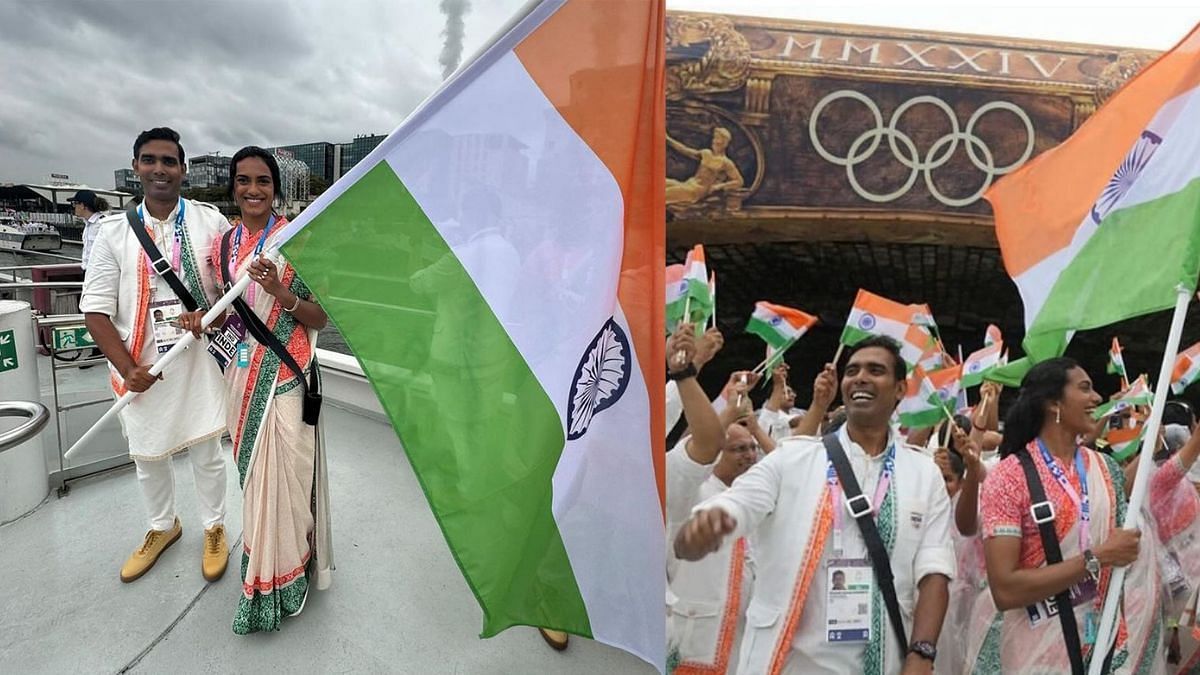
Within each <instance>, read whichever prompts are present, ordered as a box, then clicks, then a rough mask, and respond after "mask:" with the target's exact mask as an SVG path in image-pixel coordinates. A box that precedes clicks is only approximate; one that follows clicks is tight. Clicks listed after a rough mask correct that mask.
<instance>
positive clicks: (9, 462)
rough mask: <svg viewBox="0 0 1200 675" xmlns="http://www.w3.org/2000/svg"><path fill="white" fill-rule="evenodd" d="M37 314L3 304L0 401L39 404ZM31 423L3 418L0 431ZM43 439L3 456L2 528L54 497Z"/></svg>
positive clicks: (0, 456) (0, 458) (0, 302)
mask: <svg viewBox="0 0 1200 675" xmlns="http://www.w3.org/2000/svg"><path fill="white" fill-rule="evenodd" d="M34 336H35V331H34V324H33V314H32V313H31V312H30V308H29V303H27V302H22V301H19V300H0V400H4V401H33V402H39V401H41V398H42V397H41V392H40V386H39V384H38V371H37V349H36V342H35V339H34ZM26 421H28V420H27V419H25V418H20V417H0V432H4V431H11V430H12V429H15V428H16V427H18V426H20V425H21V424H23V423H25V422H26ZM42 440H43V435H42V434H37V435H34V436H33V437H32V438H30V439H29V440H27V441H25V442H23V443H20V444H19V445H15V446H13V447H11V448H9V449H8V450H5V451H3V452H0V523H6V522H8V521H10V520H12V519H14V518H17V517H18V516H20V515H22V514H24V513H26V512H28V511H30V510H31V509H33V508H34V507H35V506H37V505H38V504H39V503H40V502H41V501H42V500H43V499H45V497H46V494H47V493H49V492H50V479H49V474H48V473H47V471H46V456H45V454H44V449H43V445H42Z"/></svg>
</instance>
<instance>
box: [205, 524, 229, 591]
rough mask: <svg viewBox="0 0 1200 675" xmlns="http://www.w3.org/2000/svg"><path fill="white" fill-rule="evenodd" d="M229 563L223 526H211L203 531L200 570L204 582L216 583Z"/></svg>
mask: <svg viewBox="0 0 1200 675" xmlns="http://www.w3.org/2000/svg"><path fill="white" fill-rule="evenodd" d="M228 562H229V544H227V543H226V542H225V526H224V525H213V526H212V527H211V528H209V529H207V530H205V531H204V561H203V562H202V563H201V565H200V568H201V570H202V571H203V572H204V579H205V581H216V580H217V579H220V578H221V576H222V575H224V574H225V567H226V565H227V564H228Z"/></svg>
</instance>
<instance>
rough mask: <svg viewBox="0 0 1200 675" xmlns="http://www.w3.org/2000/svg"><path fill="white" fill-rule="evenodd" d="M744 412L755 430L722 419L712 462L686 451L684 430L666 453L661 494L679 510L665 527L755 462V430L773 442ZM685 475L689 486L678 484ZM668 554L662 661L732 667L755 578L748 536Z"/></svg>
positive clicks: (695, 668) (690, 670)
mask: <svg viewBox="0 0 1200 675" xmlns="http://www.w3.org/2000/svg"><path fill="white" fill-rule="evenodd" d="M730 410H732V408H731V409H730ZM745 420H746V422H747V424H751V425H755V431H754V432H751V431H750V430H748V429H747V428H746V427H744V426H742V425H741V424H736V423H735V424H730V425H728V427H727V429H726V441H725V444H724V446H723V447H722V448H721V453H720V455H719V456H718V458H717V461H716V462H715V463H714V464H711V465H701V464H699V463H697V462H696V461H695V460H694V459H692V458H691V456H690V454H689V453H688V449H687V446H686V444H687V442H688V441H689V440H690V439H688V438H684V439H683V440H681V441H680V443H679V445H677V446H676V447H675V449H673V450H672V451H671V452H669V453H667V476H668V481H670V484H671V485H672V486H674V487H676V489H675V490H673V491H670V492H668V495H667V499H668V502H669V504H668V513H670V514H675V515H676V518H677V519H676V520H675V521H674V522H668V530H674V529H677V528H678V526H679V525H680V524H682V522H683V521H684V520H686V516H684V517H679V515H678V514H679V513H680V512H682V513H683V514H687V513H690V511H691V509H692V508H693V507H694V506H695V505H696V504H698V503H700V502H702V501H704V500H705V499H708V498H710V497H713V496H716V495H718V494H720V493H722V492H724V491H725V489H726V488H728V487H729V486H730V485H731V484H732V483H733V481H734V480H735V479H737V477H738V476H740V475H742V474H743V473H745V472H746V470H747V469H749V468H750V467H751V466H753V465H754V462H755V461H756V459H757V457H758V451H759V445H758V441H757V438H758V437H761V438H762V440H764V441H766V442H767V443H769V444H770V447H767V448H765V449H766V450H767V451H770V450H772V449H773V448H774V443H773V442H772V441H771V438H770V437H769V436H767V435H766V434H765V432H763V431H762V430H760V429H757V425H756V422H755V419H754V417H753V415H747V416H746V417H745ZM697 482H698V483H699V484H698V485H697V484H696V483H697ZM688 483H690V484H691V485H690V488H691V490H690V492H687V491H684V490H683V489H680V488H681V487H682V486H684V485H686V484H688ZM667 560H668V562H667V584H668V594H667V598H668V601H667V659H668V662H669V663H672V664H673V665H675V667H676V668H675V673H676V674H677V675H688V674H698V673H715V672H719V673H726V674H727V675H732V674H733V673H734V672H735V670H734V665H735V660H736V658H737V647H738V644H739V643H740V641H741V636H742V630H743V628H744V625H745V614H746V605H747V604H748V603H749V601H750V586H751V582H752V580H753V578H754V573H753V565H752V562H751V560H752V557H751V554H750V546H749V542H747V541H746V540H745V539H744V538H743V539H727V540H726V541H725V542H724V543H723V544H722V545H721V548H720V549H719V550H718V551H717V552H716V553H713V554H712V555H710V556H708V557H706V558H704V559H703V560H698V561H695V562H687V561H680V560H678V559H677V558H675V556H674V555H673V552H669V555H668V559H667Z"/></svg>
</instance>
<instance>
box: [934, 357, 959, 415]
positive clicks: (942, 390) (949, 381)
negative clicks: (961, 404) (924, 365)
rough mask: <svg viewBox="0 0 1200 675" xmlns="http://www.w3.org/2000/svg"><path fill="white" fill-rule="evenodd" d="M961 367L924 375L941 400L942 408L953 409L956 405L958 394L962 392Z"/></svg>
mask: <svg viewBox="0 0 1200 675" xmlns="http://www.w3.org/2000/svg"><path fill="white" fill-rule="evenodd" d="M962 371H963V368H962V366H953V367H951V368H943V369H941V370H939V371H937V372H933V373H926V375H927V376H928V377H929V382H930V383H931V384H933V388H934V389H936V390H937V392H938V396H940V397H941V398H942V403H943V405H944V407H947V408H953V407H955V406H957V404H958V392H959V391H961V390H962Z"/></svg>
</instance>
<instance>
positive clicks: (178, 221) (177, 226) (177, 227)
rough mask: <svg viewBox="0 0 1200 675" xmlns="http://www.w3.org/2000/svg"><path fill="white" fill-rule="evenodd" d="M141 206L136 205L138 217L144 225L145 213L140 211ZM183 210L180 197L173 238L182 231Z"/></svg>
mask: <svg viewBox="0 0 1200 675" xmlns="http://www.w3.org/2000/svg"><path fill="white" fill-rule="evenodd" d="M142 206H143V205H142V204H138V215H139V216H141V218H142V222H143V223H144V222H146V213H145V211H143V210H142ZM183 210H184V204H183V197H180V198H179V210H178V212H176V213H175V236H176V237H178V236H179V233H180V231H181V230H183Z"/></svg>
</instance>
